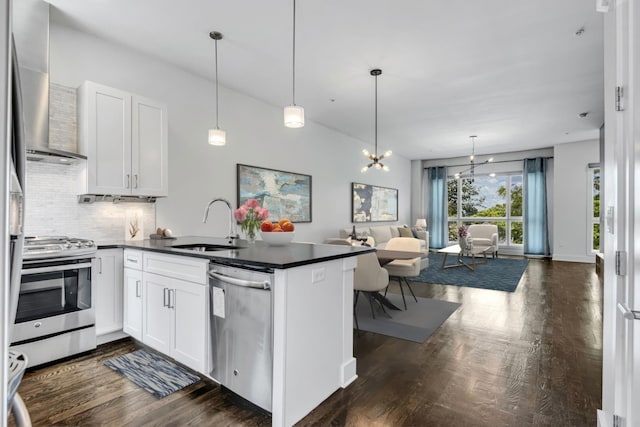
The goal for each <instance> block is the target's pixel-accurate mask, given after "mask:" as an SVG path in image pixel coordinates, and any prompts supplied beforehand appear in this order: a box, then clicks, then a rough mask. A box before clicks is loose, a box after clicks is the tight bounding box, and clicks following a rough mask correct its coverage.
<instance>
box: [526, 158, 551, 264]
mask: <svg viewBox="0 0 640 427" xmlns="http://www.w3.org/2000/svg"><path fill="white" fill-rule="evenodd" d="M546 175H547V159H544V158H542V157H537V158H535V159H525V160H524V177H523V181H524V182H523V187H524V253H525V254H529V255H545V256H546V255H550V254H551V251H550V249H549V229H548V223H549V222H548V218H547V184H546V181H547V179H546Z"/></svg>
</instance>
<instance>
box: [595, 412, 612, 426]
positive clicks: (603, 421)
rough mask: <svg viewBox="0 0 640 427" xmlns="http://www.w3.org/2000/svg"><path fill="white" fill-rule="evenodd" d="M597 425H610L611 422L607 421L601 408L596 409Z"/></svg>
mask: <svg viewBox="0 0 640 427" xmlns="http://www.w3.org/2000/svg"><path fill="white" fill-rule="evenodd" d="M596 412H597V414H598V427H610V426H611V423H609V422H608V421H607V417H606V413H605V412H604V411H603V410H602V409H598V410H597V411H596Z"/></svg>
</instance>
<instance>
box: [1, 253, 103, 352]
mask: <svg viewBox="0 0 640 427" xmlns="http://www.w3.org/2000/svg"><path fill="white" fill-rule="evenodd" d="M92 293H93V292H92V289H91V258H81V259H52V260H36V261H24V262H23V266H22V281H21V284H20V294H19V296H18V310H17V313H16V321H15V327H14V334H13V343H14V344H21V343H24V342H28V341H31V340H34V339H39V338H43V337H50V336H54V335H57V334H60V333H64V332H69V331H73V330H78V329H82V328H85V327H88V326H92V325H94V324H95V308H94V306H93V303H92Z"/></svg>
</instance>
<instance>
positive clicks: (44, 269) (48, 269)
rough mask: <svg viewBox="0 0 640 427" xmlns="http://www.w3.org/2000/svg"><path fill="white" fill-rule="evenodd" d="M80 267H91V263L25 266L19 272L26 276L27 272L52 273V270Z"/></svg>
mask: <svg viewBox="0 0 640 427" xmlns="http://www.w3.org/2000/svg"><path fill="white" fill-rule="evenodd" d="M80 268H91V263H90V262H83V263H80V264H67V265H54V266H50V267H40V268H27V269H22V270H21V273H22V275H23V276H26V275H29V274H38V273H53V272H54V271H66V270H75V269H80Z"/></svg>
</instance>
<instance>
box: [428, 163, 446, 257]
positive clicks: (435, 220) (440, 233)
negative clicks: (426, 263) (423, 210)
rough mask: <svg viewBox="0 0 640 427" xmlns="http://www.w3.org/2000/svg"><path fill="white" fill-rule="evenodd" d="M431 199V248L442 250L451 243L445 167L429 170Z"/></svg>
mask: <svg viewBox="0 0 640 427" xmlns="http://www.w3.org/2000/svg"><path fill="white" fill-rule="evenodd" d="M427 186H428V189H429V197H428V203H427V218H428V224H429V247H432V248H435V249H440V248H444V247H445V246H447V243H448V241H449V227H448V221H447V219H448V212H447V168H446V167H443V166H439V167H433V168H428V169H427Z"/></svg>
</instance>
